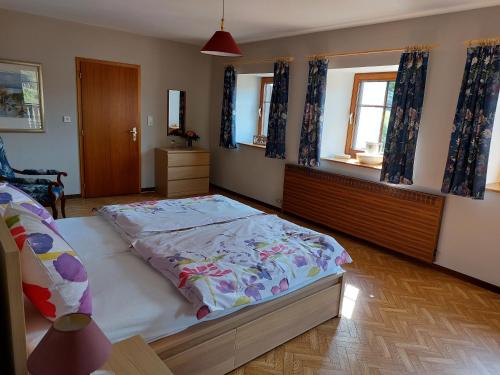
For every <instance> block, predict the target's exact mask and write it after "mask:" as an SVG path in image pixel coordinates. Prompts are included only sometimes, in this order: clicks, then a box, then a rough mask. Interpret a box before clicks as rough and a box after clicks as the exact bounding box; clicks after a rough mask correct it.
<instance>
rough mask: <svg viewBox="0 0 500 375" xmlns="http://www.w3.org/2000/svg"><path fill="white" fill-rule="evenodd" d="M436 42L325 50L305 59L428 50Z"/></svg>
mask: <svg viewBox="0 0 500 375" xmlns="http://www.w3.org/2000/svg"><path fill="white" fill-rule="evenodd" d="M438 47H439V45H437V44H420V45H415V46H407V47H399V48H381V49H370V50H366V51H353V52H326V53H320V54H316V55H307V56H306V60H316V59H328V58H332V57H343V56H358V55H369V54H372V53H388V52H409V51H430V50H432V49H434V48H438Z"/></svg>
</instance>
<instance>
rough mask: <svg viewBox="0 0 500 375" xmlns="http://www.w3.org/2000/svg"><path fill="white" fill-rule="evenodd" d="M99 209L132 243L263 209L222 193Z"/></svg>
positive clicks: (241, 216)
mask: <svg viewBox="0 0 500 375" xmlns="http://www.w3.org/2000/svg"><path fill="white" fill-rule="evenodd" d="M99 213H100V214H101V215H102V216H103V217H104V218H105V219H106V220H108V221H110V222H111V223H112V224H113V226H114V227H115V228H116V229H117V230H118V231H119V232H120V233H121V234H122V235H123V237H125V239H126V240H127V241H128V242H130V243H133V242H134V241H135V240H136V239H138V238H141V237H146V236H148V235H152V234H156V233H162V232H170V231H176V230H184V229H188V228H195V227H199V226H203V225H209V224H215V223H223V222H226V221H231V220H236V219H240V218H245V217H248V216H252V215H260V214H262V213H263V212H262V211H259V210H256V209H254V208H252V207H249V206H247V205H245V204H242V203H240V202H237V201H235V200H232V199H229V198H226V197H224V196H222V195H208V196H202V197H195V198H185V199H166V200H159V201H146V202H138V203H131V204H117V205H111V206H104V207H102V208H101V209H100V210H99Z"/></svg>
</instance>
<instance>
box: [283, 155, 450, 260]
mask: <svg viewBox="0 0 500 375" xmlns="http://www.w3.org/2000/svg"><path fill="white" fill-rule="evenodd" d="M444 202H445V198H444V197H443V196H439V195H432V194H427V193H422V192H419V191H414V190H408V189H403V188H397V187H393V186H390V185H387V184H383V183H377V182H370V181H366V180H361V179H357V178H352V177H347V176H343V175H338V174H333V173H328V172H323V171H318V170H315V169H311V168H305V167H299V166H296V165H287V166H286V168H285V183H284V192H283V210H284V211H285V212H288V213H291V214H295V215H298V216H300V217H303V218H305V219H308V220H311V221H313V222H316V223H318V224H322V225H325V226H327V227H329V228H332V229H335V230H338V231H341V232H344V233H347V234H350V235H352V236H355V237H358V238H361V239H364V240H367V241H370V242H373V243H375V244H377V245H380V246H383V247H385V248H388V249H391V250H394V251H397V252H400V253H403V254H406V255H409V256H412V257H415V258H418V259H420V260H423V261H426V262H429V263H430V262H432V261H433V260H434V255H435V252H436V248H437V242H438V238H439V231H440V226H441V218H442V215H443V208H444Z"/></svg>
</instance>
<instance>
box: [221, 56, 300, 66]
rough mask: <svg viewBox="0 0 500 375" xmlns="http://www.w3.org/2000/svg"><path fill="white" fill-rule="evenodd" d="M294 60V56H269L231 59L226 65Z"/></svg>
mask: <svg viewBox="0 0 500 375" xmlns="http://www.w3.org/2000/svg"><path fill="white" fill-rule="evenodd" d="M293 60H294V57H293V56H276V57H268V58H264V59H255V60H244V59H241V60H233V61H230V62H229V63H227V64H225V66H228V65H250V64H262V63H269V62H271V63H273V62H275V61H286V62H292V61H293Z"/></svg>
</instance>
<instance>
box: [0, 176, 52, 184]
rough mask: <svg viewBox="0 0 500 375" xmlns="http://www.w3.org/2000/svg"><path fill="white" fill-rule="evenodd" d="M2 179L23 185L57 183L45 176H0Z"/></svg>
mask: <svg viewBox="0 0 500 375" xmlns="http://www.w3.org/2000/svg"><path fill="white" fill-rule="evenodd" d="M1 180H2V181H5V182H11V183H16V184H25V185H50V184H57V182H54V181H51V180H48V179H46V178H21V177H4V176H2V177H1Z"/></svg>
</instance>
